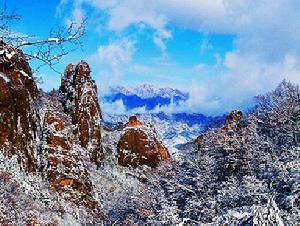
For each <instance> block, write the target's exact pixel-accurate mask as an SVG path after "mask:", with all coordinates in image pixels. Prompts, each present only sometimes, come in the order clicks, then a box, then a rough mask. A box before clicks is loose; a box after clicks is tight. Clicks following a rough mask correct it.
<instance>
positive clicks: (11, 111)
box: [0, 41, 39, 172]
mask: <svg viewBox="0 0 300 226" xmlns="http://www.w3.org/2000/svg"><path fill="white" fill-rule="evenodd" d="M37 96H38V91H37V87H36V84H35V82H34V79H33V76H32V72H31V69H30V67H29V64H28V62H27V60H26V57H25V55H24V54H23V53H22V51H20V50H18V49H16V48H14V47H13V46H11V45H8V44H5V43H4V42H2V41H0V112H1V114H0V151H1V152H2V153H3V154H4V155H5V156H8V157H11V156H13V155H16V156H17V157H18V161H19V163H20V165H21V166H22V167H23V168H24V169H26V170H27V171H28V172H35V171H36V168H37V161H36V149H35V146H36V142H35V141H36V138H37V131H38V128H39V120H38V118H39V116H38V114H37V112H36V109H35V100H36V98H37Z"/></svg>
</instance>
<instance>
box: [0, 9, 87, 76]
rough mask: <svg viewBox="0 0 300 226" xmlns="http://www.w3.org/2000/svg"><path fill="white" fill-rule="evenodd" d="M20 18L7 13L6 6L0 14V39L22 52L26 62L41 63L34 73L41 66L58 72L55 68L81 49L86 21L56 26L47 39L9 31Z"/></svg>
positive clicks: (14, 14)
mask: <svg viewBox="0 0 300 226" xmlns="http://www.w3.org/2000/svg"><path fill="white" fill-rule="evenodd" d="M20 19H21V17H20V16H19V15H18V14H16V13H15V11H11V12H9V11H8V10H7V7H6V5H5V6H4V7H3V10H1V12H0V39H1V40H3V41H4V42H6V43H8V44H10V45H13V46H15V47H16V48H18V49H21V50H23V52H24V54H25V56H26V57H27V58H28V60H32V61H33V60H34V61H39V62H41V63H40V65H39V66H37V67H36V68H35V69H34V71H38V70H39V69H40V68H41V67H43V66H45V65H46V66H48V67H50V68H51V69H52V70H53V71H55V72H57V73H61V72H59V71H58V70H57V69H56V68H55V66H56V65H57V64H58V63H59V62H60V61H61V59H62V58H63V57H64V56H66V55H68V54H69V53H71V52H73V51H75V50H77V49H82V48H83V44H82V42H81V39H82V37H83V36H84V35H85V33H86V29H85V26H86V19H84V20H82V21H81V22H80V23H75V22H71V23H70V24H69V25H68V26H57V27H55V28H53V29H51V30H50V32H49V35H48V37H46V38H39V37H36V36H35V35H31V34H30V35H27V34H21V33H18V32H16V31H13V30H11V29H10V23H12V22H15V21H19V20H20Z"/></svg>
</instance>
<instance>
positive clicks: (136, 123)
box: [126, 115, 142, 127]
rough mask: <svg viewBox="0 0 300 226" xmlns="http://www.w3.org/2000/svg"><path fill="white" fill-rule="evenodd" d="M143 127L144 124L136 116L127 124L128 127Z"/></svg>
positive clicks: (131, 117) (130, 118)
mask: <svg viewBox="0 0 300 226" xmlns="http://www.w3.org/2000/svg"><path fill="white" fill-rule="evenodd" d="M141 125H142V123H141V122H140V121H139V120H138V118H137V117H136V116H135V115H133V116H130V117H129V120H128V123H127V124H126V126H127V127H137V126H141Z"/></svg>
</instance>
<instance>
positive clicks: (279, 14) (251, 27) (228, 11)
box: [75, 0, 300, 112]
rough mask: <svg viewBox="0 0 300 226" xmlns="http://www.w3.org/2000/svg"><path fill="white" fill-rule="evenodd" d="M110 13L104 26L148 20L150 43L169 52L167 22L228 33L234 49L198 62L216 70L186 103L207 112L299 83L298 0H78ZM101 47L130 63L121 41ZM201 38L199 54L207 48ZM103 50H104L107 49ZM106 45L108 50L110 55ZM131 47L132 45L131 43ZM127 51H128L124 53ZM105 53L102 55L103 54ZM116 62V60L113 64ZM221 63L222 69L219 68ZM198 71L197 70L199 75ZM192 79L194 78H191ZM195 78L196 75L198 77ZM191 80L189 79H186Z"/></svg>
mask: <svg viewBox="0 0 300 226" xmlns="http://www.w3.org/2000/svg"><path fill="white" fill-rule="evenodd" d="M75 2H77V3H78V4H77V8H79V9H80V6H81V4H82V3H85V4H90V5H91V6H93V7H95V8H96V9H97V10H105V12H106V13H107V15H108V23H107V28H108V29H110V30H112V31H115V32H120V31H123V30H124V29H126V28H128V27H129V26H130V25H132V24H146V25H148V26H150V27H152V28H153V29H154V30H155V31H156V32H154V37H153V42H154V43H155V44H156V45H157V46H158V47H159V48H160V49H161V51H162V53H163V55H165V56H166V55H167V46H166V41H167V40H168V39H170V38H172V35H173V34H172V33H171V32H170V31H169V29H168V25H170V24H172V25H174V26H175V27H181V28H186V29H191V30H194V31H199V32H201V33H204V34H211V33H213V34H232V35H233V36H234V37H235V40H234V42H235V50H233V51H232V52H229V53H227V54H226V56H225V58H224V59H221V57H220V55H216V65H214V66H212V67H210V66H208V65H203V64H199V65H197V66H195V68H194V69H195V70H194V71H197V70H198V72H199V73H200V72H201V73H204V74H205V73H207V74H208V73H215V72H216V70H218V69H219V72H218V73H216V74H217V75H215V76H212V77H209V76H204V77H203V78H202V80H201V81H200V82H199V81H198V82H194V84H195V87H194V88H192V89H191V90H192V92H191V97H192V98H191V99H190V100H189V102H188V103H187V106H186V107H189V108H190V109H196V110H201V111H202V110H203V111H204V110H205V111H211V112H213V111H215V112H217V111H228V110H230V109H232V108H235V107H238V106H243V105H244V103H246V102H247V103H249V100H250V98H251V97H252V96H253V95H256V94H258V93H263V92H265V91H267V90H270V89H273V88H274V87H275V86H276V85H277V84H278V83H279V82H280V81H281V80H282V79H284V78H286V79H288V80H291V81H293V82H298V83H300V68H299V65H300V45H299V43H300V26H299V21H300V4H299V1H298V0H215V1H208V0H185V1H182V0H169V1H166V0H156V1H153V0H139V1H136V0H112V1H105V0H77V1H75ZM119 47H120V46H114V45H112V46H110V47H108V46H107V47H106V48H104V49H102V55H103V56H101V55H99V56H100V57H102V58H103V59H107V61H108V62H110V64H111V65H113V64H117V65H119V64H118V62H125V63H126V62H129V61H130V60H126V59H130V51H128V49H127V50H126V48H124V46H123V47H122V48H121V49H123V50H124V49H125V51H123V50H120V48H119ZM210 48H211V45H210V43H209V42H204V43H202V46H201V48H200V52H199V54H200V53H201V52H202V53H203V54H204V53H205V51H206V50H209V49H210ZM106 50H107V51H106ZM108 50H110V51H112V56H110V53H109V52H108ZM129 50H130V48H129ZM127 52H129V55H126V53H127ZM104 53H106V54H104ZM109 58H111V59H109ZM115 61H116V63H115ZM220 68H223V69H224V71H223V69H222V70H220ZM200 75H201V74H200ZM195 79H196V78H195ZM198 79H199V78H198ZM189 82H190V81H189Z"/></svg>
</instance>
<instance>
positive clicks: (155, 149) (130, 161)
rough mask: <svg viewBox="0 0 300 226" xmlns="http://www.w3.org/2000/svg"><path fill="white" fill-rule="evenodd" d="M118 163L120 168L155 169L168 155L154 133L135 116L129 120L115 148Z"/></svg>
mask: <svg viewBox="0 0 300 226" xmlns="http://www.w3.org/2000/svg"><path fill="white" fill-rule="evenodd" d="M117 152H118V163H119V164H120V165H122V166H133V167H137V166H140V165H147V166H150V167H157V166H158V165H159V163H160V162H161V161H164V160H167V159H168V158H169V157H170V154H169V152H168V150H167V148H165V147H164V146H163V144H162V143H161V142H160V141H159V140H158V139H157V135H156V133H155V131H154V130H153V129H152V128H151V127H148V126H146V125H144V124H142V123H141V122H140V121H139V120H138V119H137V117H136V116H131V117H130V118H129V121H128V123H127V124H126V127H125V128H124V131H123V134H122V136H121V138H120V141H119V143H118V146H117Z"/></svg>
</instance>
